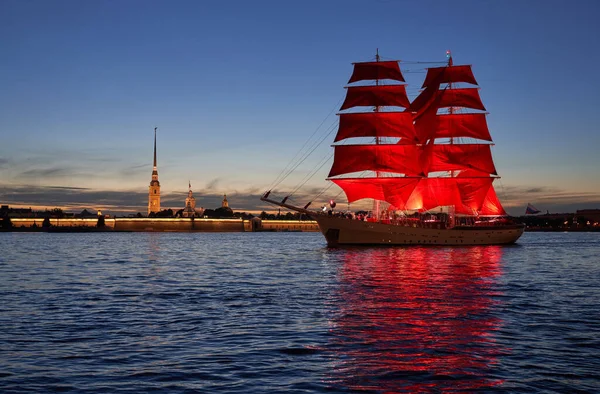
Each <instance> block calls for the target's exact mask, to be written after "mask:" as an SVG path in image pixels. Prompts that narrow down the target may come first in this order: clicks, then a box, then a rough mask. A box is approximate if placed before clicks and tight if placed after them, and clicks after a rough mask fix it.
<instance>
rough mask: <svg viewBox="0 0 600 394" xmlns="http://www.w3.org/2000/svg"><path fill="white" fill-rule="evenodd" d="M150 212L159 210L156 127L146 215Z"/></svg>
mask: <svg viewBox="0 0 600 394" xmlns="http://www.w3.org/2000/svg"><path fill="white" fill-rule="evenodd" d="M152 212H154V213H156V212H160V182H159V181H158V168H157V166H156V127H155V128H154V167H153V168H152V180H151V181H150V186H149V187H148V215H150V213H152Z"/></svg>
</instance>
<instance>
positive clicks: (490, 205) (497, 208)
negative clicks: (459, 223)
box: [479, 186, 506, 216]
mask: <svg viewBox="0 0 600 394" xmlns="http://www.w3.org/2000/svg"><path fill="white" fill-rule="evenodd" d="M479 214H480V215H481V216H506V211H505V210H504V208H502V204H500V200H498V196H497V195H496V191H495V190H494V187H493V186H491V187H490V188H489V189H488V192H487V195H486V196H485V199H484V201H483V204H482V207H481V210H480V211H479Z"/></svg>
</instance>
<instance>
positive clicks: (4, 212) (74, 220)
mask: <svg viewBox="0 0 600 394" xmlns="http://www.w3.org/2000/svg"><path fill="white" fill-rule="evenodd" d="M156 131H157V128H156V127H155V128H154V161H153V167H152V178H151V180H150V185H149V186H148V217H127V218H109V217H105V216H104V215H102V213H101V212H100V211H98V213H97V215H96V214H93V213H91V212H88V211H87V210H84V212H85V213H86V214H85V215H84V214H83V212H82V214H80V215H73V214H70V215H69V216H67V217H65V216H62V217H59V216H57V215H53V214H52V212H48V211H47V212H46V213H40V214H41V215H40V214H38V215H36V214H35V213H34V212H32V211H31V210H30V209H29V210H28V211H29V212H21V211H27V210H23V209H11V208H9V207H8V205H3V206H2V207H1V209H0V230H3V229H4V230H8V231H48V232H83V231H115V232H116V231H122V232H134V231H135V232H138V231H159V232H177V231H178V232H248V231H294V232H296V231H311V232H313V231H319V227H318V225H317V222H315V221H313V220H261V219H260V218H257V217H254V218H252V219H242V218H234V217H221V218H208V217H206V216H205V215H204V213H205V209H204V208H199V209H197V208H196V199H195V197H194V195H193V193H192V185H191V182H188V194H187V197H186V199H185V206H184V208H182V209H177V210H176V211H175V212H174V213H173V216H175V217H162V216H161V213H164V211H163V210H162V209H161V205H160V196H161V194H160V182H159V180H158V165H157V157H156ZM215 211H216V212H220V213H223V214H225V215H224V216H233V211H232V209H231V208H230V207H229V201H228V200H227V195H226V194H224V195H223V201H222V202H221V207H220V208H217V209H216V210H215ZM77 216H79V217H77Z"/></svg>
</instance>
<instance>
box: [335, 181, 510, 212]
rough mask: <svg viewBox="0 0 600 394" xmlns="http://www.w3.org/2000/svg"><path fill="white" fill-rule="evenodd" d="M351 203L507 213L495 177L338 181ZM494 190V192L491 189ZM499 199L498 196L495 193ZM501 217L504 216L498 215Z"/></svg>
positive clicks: (421, 209) (400, 207)
mask: <svg viewBox="0 0 600 394" xmlns="http://www.w3.org/2000/svg"><path fill="white" fill-rule="evenodd" d="M332 181H333V182H334V183H335V184H337V185H338V186H339V187H341V188H342V189H343V190H344V192H345V194H346V197H347V198H348V202H350V203H351V202H355V201H357V200H361V199H364V198H374V199H377V200H381V201H387V202H389V203H390V204H392V205H393V206H394V207H395V208H397V209H401V210H419V211H427V210H431V209H433V208H436V207H439V206H455V209H456V212H457V213H462V214H467V215H473V214H477V213H478V212H479V211H481V210H483V209H485V212H486V214H487V215H489V214H491V212H503V210H502V207H501V206H500V205H494V204H499V203H498V201H497V198H496V199H495V200H493V198H491V197H490V195H491V193H493V188H492V182H493V181H494V178H490V177H479V178H415V177H392V178H383V177H381V178H338V179H332ZM490 188H491V189H492V192H491V193H490V191H489V189H490ZM493 196H495V193H493ZM498 214H501V213H498Z"/></svg>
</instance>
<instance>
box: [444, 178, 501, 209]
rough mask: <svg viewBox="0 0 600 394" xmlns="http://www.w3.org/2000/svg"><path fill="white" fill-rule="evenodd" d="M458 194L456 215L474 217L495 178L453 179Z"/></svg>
mask: <svg viewBox="0 0 600 394" xmlns="http://www.w3.org/2000/svg"><path fill="white" fill-rule="evenodd" d="M454 179H456V183H457V185H458V190H459V192H460V199H461V204H460V205H457V206H456V207H455V211H456V213H464V214H467V215H474V214H476V213H477V211H479V210H480V209H481V207H482V205H483V201H484V200H485V196H486V195H487V193H488V189H489V188H490V187H492V182H493V181H494V179H495V178H490V177H487V178H485V177H484V178H454Z"/></svg>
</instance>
